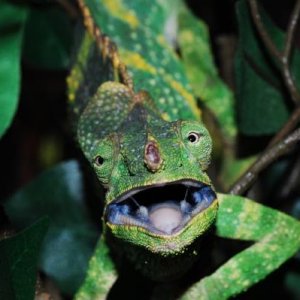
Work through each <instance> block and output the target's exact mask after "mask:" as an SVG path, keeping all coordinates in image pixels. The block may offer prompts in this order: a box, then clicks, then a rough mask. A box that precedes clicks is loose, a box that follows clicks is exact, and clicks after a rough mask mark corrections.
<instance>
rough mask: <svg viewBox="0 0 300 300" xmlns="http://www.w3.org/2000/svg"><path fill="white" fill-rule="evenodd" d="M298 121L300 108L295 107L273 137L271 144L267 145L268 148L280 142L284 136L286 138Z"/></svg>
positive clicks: (299, 119)
mask: <svg viewBox="0 0 300 300" xmlns="http://www.w3.org/2000/svg"><path fill="white" fill-rule="evenodd" d="M299 121H300V107H297V108H296V109H295V110H294V111H293V113H292V115H291V116H290V117H289V119H288V121H287V122H286V123H285V124H284V126H283V127H282V128H281V129H280V131H278V132H277V134H276V135H275V136H274V137H273V139H272V140H271V142H270V143H269V145H268V148H269V147H271V146H273V145H275V144H277V143H278V142H280V141H281V140H282V139H283V138H284V137H285V136H287V135H288V134H289V133H290V132H291V131H292V130H294V129H295V127H296V126H297V124H298V123H299Z"/></svg>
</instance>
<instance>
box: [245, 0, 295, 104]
mask: <svg viewBox="0 0 300 300" xmlns="http://www.w3.org/2000/svg"><path fill="white" fill-rule="evenodd" d="M248 1H249V5H250V11H251V15H252V18H253V22H254V24H255V26H256V28H257V31H258V33H259V35H260V37H261V39H262V41H263V43H264V45H265V46H266V48H267V49H268V50H269V52H270V53H271V54H272V55H273V56H274V57H276V58H277V60H278V61H279V63H280V64H281V68H282V70H281V71H282V76H283V79H284V83H285V85H286V87H287V88H288V90H289V92H290V96H291V98H292V100H293V101H294V102H295V104H296V105H300V93H299V91H298V89H297V86H296V84H295V81H294V79H293V76H292V74H291V71H290V66H289V63H290V56H291V49H292V43H293V38H294V33H295V29H296V25H297V22H298V19H299V12H300V0H297V2H296V5H295V8H294V10H293V12H292V14H291V17H290V21H289V25H288V29H287V37H286V40H285V46H284V51H283V52H282V51H280V50H278V48H277V46H276V45H275V44H274V42H273V41H272V39H271V37H270V36H269V34H268V32H267V31H266V29H265V26H264V24H263V21H262V18H261V15H260V12H259V9H258V5H257V2H256V0H248Z"/></svg>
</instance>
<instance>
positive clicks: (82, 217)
mask: <svg viewBox="0 0 300 300" xmlns="http://www.w3.org/2000/svg"><path fill="white" fill-rule="evenodd" d="M83 201H84V193H83V186H82V178H81V173H80V170H79V166H78V164H77V163H76V162H75V161H69V162H65V163H61V164H59V165H57V166H56V167H54V168H52V169H50V170H48V171H46V172H45V173H43V174H42V175H40V176H39V177H38V178H37V179H35V180H34V181H33V182H31V183H30V184H29V185H28V186H26V187H24V188H23V189H22V190H21V191H19V192H18V193H16V194H15V195H14V196H12V197H11V198H10V199H9V200H8V201H7V202H6V204H5V209H6V212H7V215H8V216H9V217H10V219H11V220H12V221H13V222H14V224H16V225H17V226H18V227H21V228H22V227H24V226H26V225H27V224H29V223H31V222H32V221H34V220H36V219H37V218H39V217H41V216H45V215H47V216H49V217H50V220H51V222H50V227H49V231H48V233H47V236H46V238H45V241H44V244H43V247H42V253H41V261H40V268H41V269H42V270H43V271H44V272H45V273H46V274H47V275H48V276H50V277H51V278H52V279H53V280H54V281H55V282H56V283H57V284H58V286H59V287H60V288H61V290H62V291H64V292H66V293H68V294H72V293H73V292H74V291H75V290H76V289H77V288H78V287H79V285H80V283H81V281H82V280H83V278H84V273H85V270H86V268H87V264H88V260H89V258H90V256H91V254H92V251H93V247H94V245H95V243H96V239H97V233H96V230H95V228H94V227H93V225H92V224H91V222H90V221H89V216H88V213H87V211H86V208H85V206H84V203H83ZM99 214H100V212H99ZM99 222H100V216H99Z"/></svg>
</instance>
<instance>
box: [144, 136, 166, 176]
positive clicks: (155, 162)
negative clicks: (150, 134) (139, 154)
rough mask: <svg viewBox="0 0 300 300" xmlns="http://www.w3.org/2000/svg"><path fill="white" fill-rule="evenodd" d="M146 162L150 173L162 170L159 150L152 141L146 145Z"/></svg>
mask: <svg viewBox="0 0 300 300" xmlns="http://www.w3.org/2000/svg"><path fill="white" fill-rule="evenodd" d="M144 161H145V164H146V166H147V168H148V169H149V170H150V171H152V172H156V171H157V170H159V169H160V167H161V165H162V158H161V156H160V152H159V148H158V146H157V144H156V143H155V142H154V141H150V142H148V143H147V144H146V146H145V154H144Z"/></svg>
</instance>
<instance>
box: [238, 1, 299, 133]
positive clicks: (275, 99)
mask: <svg viewBox="0 0 300 300" xmlns="http://www.w3.org/2000/svg"><path fill="white" fill-rule="evenodd" d="M260 11H261V13H262V19H263V22H264V25H265V26H266V28H267V31H268V32H269V34H270V36H271V38H272V40H273V41H274V42H275V44H277V46H278V47H279V49H281V48H282V45H283V41H284V34H283V33H282V31H280V30H279V29H278V28H276V26H275V25H274V24H273V23H272V22H271V20H270V19H269V18H268V17H267V15H266V14H265V13H264V11H263V9H262V7H261V8H260ZM236 12H237V20H238V26H239V42H238V50H237V53H236V58H235V73H236V89H237V118H238V125H239V129H240V131H241V132H242V133H244V134H248V135H265V134H273V133H275V132H277V131H278V130H279V129H280V128H281V127H282V126H283V124H284V123H285V122H286V121H287V119H288V117H289V109H288V104H287V103H286V101H285V99H286V90H285V87H284V85H283V81H282V78H281V76H280V73H279V71H278V68H277V66H276V63H275V62H274V60H272V58H271V57H270V55H269V53H267V51H266V49H265V48H264V46H263V45H262V43H261V40H260V37H259V36H258V34H257V32H256V30H255V28H254V24H253V22H252V19H251V15H250V12H249V8H248V6H247V1H244V0H241V1H238V2H237V5H236ZM295 59H296V58H295ZM297 60H298V58H297ZM298 69H299V68H298ZM298 73H299V71H298ZM299 75H300V74H299ZM299 78H300V77H299Z"/></svg>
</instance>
